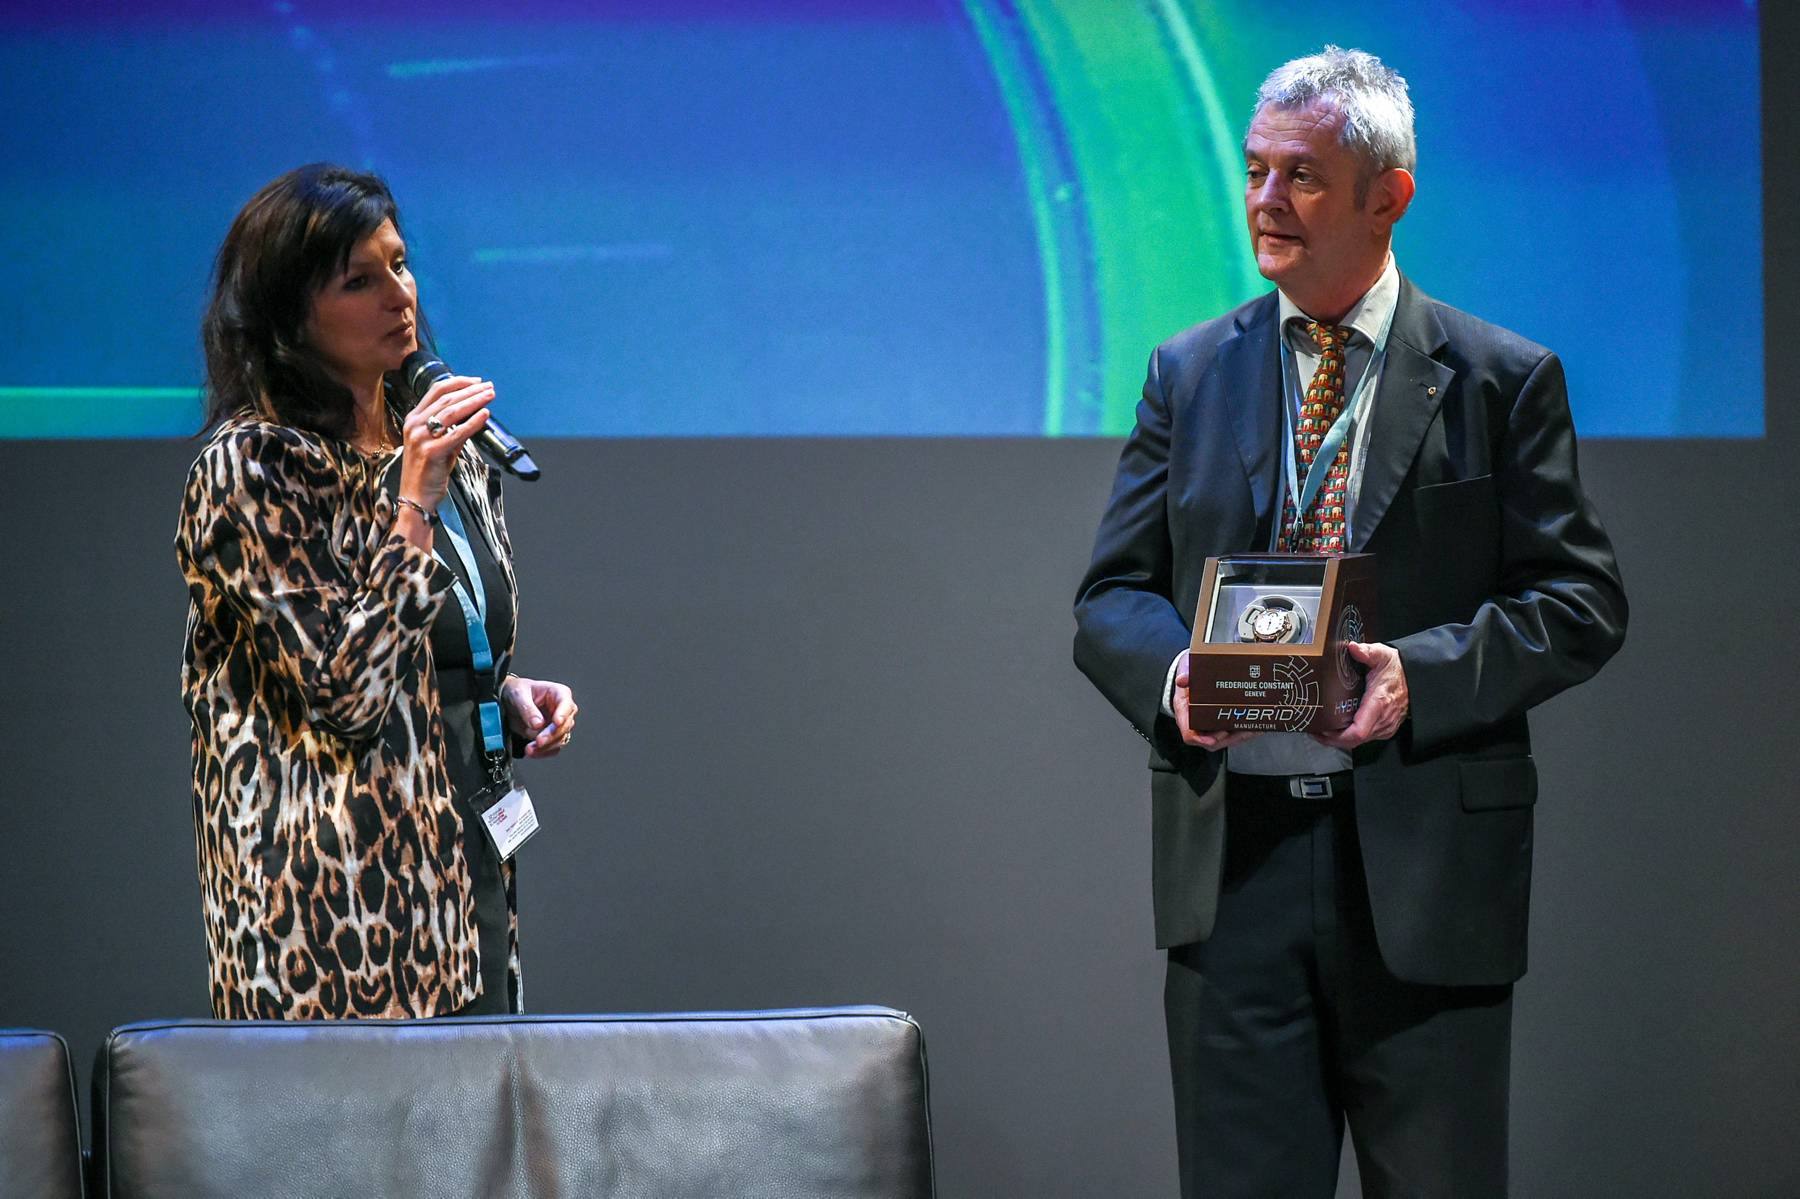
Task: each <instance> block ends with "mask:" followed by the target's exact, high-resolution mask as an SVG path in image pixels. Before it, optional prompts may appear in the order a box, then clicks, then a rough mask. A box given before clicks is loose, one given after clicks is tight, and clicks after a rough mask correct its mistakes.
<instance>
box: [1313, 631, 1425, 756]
mask: <svg viewBox="0 0 1800 1199" xmlns="http://www.w3.org/2000/svg"><path fill="white" fill-rule="evenodd" d="M1344 648H1345V649H1347V650H1349V651H1350V656H1351V657H1352V658H1355V659H1356V660H1357V661H1358V662H1361V663H1362V664H1363V665H1364V666H1366V667H1368V668H1369V674H1368V678H1367V679H1366V680H1365V682H1364V683H1363V698H1362V703H1361V705H1360V706H1358V707H1357V709H1356V719H1355V720H1352V721H1351V722H1350V724H1349V725H1348V726H1347V727H1345V728H1342V729H1339V730H1338V731H1337V732H1335V733H1314V734H1313V735H1312V738H1313V740H1314V741H1317V742H1318V743H1319V744H1320V745H1329V746H1331V747H1332V748H1333V749H1355V748H1356V747H1357V746H1359V745H1361V744H1363V743H1364V742H1365V741H1386V740H1387V739H1388V738H1389V737H1392V736H1393V735H1394V733H1395V732H1396V731H1397V730H1398V729H1399V728H1400V724H1401V722H1402V721H1404V720H1405V719H1406V713H1407V711H1408V709H1409V707H1410V702H1409V699H1408V697H1407V693H1406V668H1405V667H1404V666H1402V665H1401V663H1400V651H1399V650H1397V649H1395V648H1394V647H1393V646H1391V645H1384V644H1382V643H1380V642H1372V643H1367V644H1365V643H1364V642H1361V641H1349V642H1345V644H1344Z"/></svg>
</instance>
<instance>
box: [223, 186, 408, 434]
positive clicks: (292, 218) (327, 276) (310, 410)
mask: <svg viewBox="0 0 1800 1199" xmlns="http://www.w3.org/2000/svg"><path fill="white" fill-rule="evenodd" d="M383 221H392V222H394V228H395V229H396V230H398V229H399V228H400V212H399V209H398V208H396V207H395V205H394V196H393V193H392V192H390V191H388V186H387V184H386V183H384V182H383V181H382V180H381V178H380V176H377V175H370V174H365V173H363V172H361V171H353V170H350V169H349V168H348V167H340V166H333V165H332V164H331V163H327V162H315V163H309V164H308V165H306V166H303V167H299V168H296V169H295V170H292V171H289V172H288V173H287V174H285V175H283V176H281V177H280V178H279V179H276V180H275V181H274V182H272V183H270V184H269V185H268V186H266V187H264V188H263V189H262V190H261V191H259V192H257V193H256V195H255V196H253V197H251V199H250V202H249V203H248V204H246V205H244V207H243V210H242V211H241V212H239V213H238V214H237V219H236V220H234V221H232V222H231V230H230V232H228V233H226V234H225V241H224V244H222V245H221V246H220V247H219V256H218V258H217V260H216V261H215V262H214V263H213V285H212V297H211V299H210V300H209V301H208V302H207V305H206V315H205V316H204V317H202V318H201V321H200V341H201V345H202V347H203V348H204V349H205V352H206V427H207V428H211V427H212V426H213V425H215V424H217V423H218V422H220V421H222V420H224V419H225V418H227V417H230V416H238V415H254V416H260V417H262V418H263V419H264V420H270V421H275V422H278V423H280V424H284V425H292V426H294V427H295V428H300V429H307V430H311V431H312V432H315V433H324V434H327V435H329V436H332V437H348V436H350V434H351V432H352V431H353V430H354V427H355V420H356V413H355V400H354V399H353V397H352V396H351V394H350V390H349V388H347V387H345V386H344V385H343V384H342V383H340V382H339V381H338V380H337V379H336V378H334V377H333V376H332V374H331V373H330V371H329V370H327V369H326V366H325V363H324V362H323V361H322V360H321V359H320V357H319V355H318V352H317V351H316V350H314V349H313V348H312V347H311V346H310V345H308V344H307V339H306V322H307V318H308V317H309V316H310V315H311V313H312V306H313V297H314V296H315V295H316V294H317V293H318V291H319V290H320V289H321V288H322V287H324V286H325V284H326V283H328V282H330V281H331V279H332V278H334V277H335V276H337V275H338V274H340V273H341V272H342V271H343V270H344V269H345V267H346V266H347V265H348V264H349V261H350V251H351V250H353V249H355V248H356V246H357V245H358V244H359V243H361V242H362V241H363V240H364V239H366V238H367V237H368V236H369V235H370V234H372V233H374V232H375V230H377V229H378V228H380V227H381V223H382V222H383ZM416 319H417V322H418V330H419V344H420V345H421V346H425V347H427V348H430V347H431V344H432V343H431V332H430V329H429V327H428V326H427V325H426V323H425V314H424V313H423V312H422V311H421V312H418V313H417V317H416ZM397 373H398V372H390V373H389V376H388V379H387V392H388V396H389V403H390V404H393V403H395V402H396V400H397V399H398V398H399V397H400V396H401V395H403V394H404V392H405V389H404V388H403V387H401V386H400V385H399V380H398V378H396V375H397ZM396 406H397V407H409V406H410V405H405V404H397V405H396Z"/></svg>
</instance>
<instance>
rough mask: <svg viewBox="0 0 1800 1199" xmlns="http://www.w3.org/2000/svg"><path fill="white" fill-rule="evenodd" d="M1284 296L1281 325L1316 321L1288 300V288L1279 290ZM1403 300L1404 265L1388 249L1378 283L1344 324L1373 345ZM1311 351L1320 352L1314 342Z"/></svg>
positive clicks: (1310, 346) (1351, 311)
mask: <svg viewBox="0 0 1800 1199" xmlns="http://www.w3.org/2000/svg"><path fill="white" fill-rule="evenodd" d="M1276 294H1277V295H1279V296H1280V297H1281V327H1282V329H1284V330H1285V329H1287V328H1288V322H1289V321H1293V320H1299V321H1302V322H1305V321H1310V320H1312V317H1310V316H1308V315H1306V313H1304V312H1302V311H1301V310H1300V306H1299V305H1298V304H1296V303H1294V302H1293V301H1292V300H1290V299H1288V294H1287V293H1286V292H1285V291H1278V292H1277V293H1276ZM1399 303H1400V268H1399V267H1397V266H1395V265H1394V255H1393V252H1392V251H1389V252H1388V256H1387V263H1386V264H1385V265H1384V266H1383V267H1382V268H1381V275H1380V277H1379V278H1377V279H1376V280H1375V286H1373V287H1371V288H1369V290H1368V291H1366V292H1364V293H1363V298H1362V299H1360V300H1358V301H1357V302H1356V303H1355V304H1353V305H1351V308H1350V311H1349V312H1347V313H1345V314H1344V319H1343V320H1341V321H1339V322H1338V323H1339V324H1340V325H1344V326H1347V327H1349V328H1351V329H1354V330H1356V331H1357V332H1358V333H1360V334H1362V335H1363V337H1364V338H1366V339H1367V340H1368V341H1369V343H1370V344H1371V345H1372V344H1374V342H1375V339H1376V338H1377V337H1379V336H1381V327H1382V326H1383V325H1384V324H1386V323H1387V321H1388V318H1389V317H1390V316H1392V315H1393V313H1394V309H1395V307H1397V306H1398V305H1399ZM1305 348H1306V350H1307V351H1308V352H1313V353H1316V351H1314V350H1313V349H1312V343H1311V342H1310V341H1308V342H1307V344H1306V347H1305Z"/></svg>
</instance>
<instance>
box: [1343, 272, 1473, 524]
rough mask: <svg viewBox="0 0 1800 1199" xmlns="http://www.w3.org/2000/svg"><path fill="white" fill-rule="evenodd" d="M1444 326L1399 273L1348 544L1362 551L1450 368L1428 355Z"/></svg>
mask: <svg viewBox="0 0 1800 1199" xmlns="http://www.w3.org/2000/svg"><path fill="white" fill-rule="evenodd" d="M1444 343H1445V338H1444V327H1443V326H1442V325H1441V324H1440V323H1439V322H1438V319H1437V315H1436V314H1435V313H1434V312H1432V310H1431V305H1430V302H1429V301H1428V300H1427V299H1426V298H1425V296H1424V295H1423V294H1421V293H1420V291H1419V289H1418V288H1416V287H1414V286H1413V285H1412V283H1411V281H1410V280H1408V279H1406V278H1405V277H1404V276H1402V278H1401V280H1400V300H1399V304H1398V306H1397V307H1396V308H1395V309H1394V328H1393V331H1392V332H1391V333H1390V334H1389V336H1388V352H1387V361H1386V362H1384V363H1383V364H1382V367H1381V380H1380V382H1378V383H1377V384H1376V386H1375V412H1374V417H1373V419H1374V424H1373V425H1372V426H1371V427H1370V429H1369V441H1368V447H1367V449H1366V450H1365V451H1364V453H1365V454H1366V455H1367V461H1365V462H1364V464H1363V474H1362V490H1361V491H1360V492H1359V493H1358V495H1357V500H1356V517H1355V527H1354V528H1352V529H1351V531H1350V548H1351V549H1352V550H1362V549H1363V548H1365V547H1366V546H1367V545H1368V544H1369V539H1370V537H1371V536H1372V535H1373V534H1374V532H1375V529H1376V528H1377V526H1379V525H1380V524H1381V518H1382V517H1383V516H1386V515H1387V510H1388V506H1389V505H1390V504H1392V503H1393V502H1394V497H1395V496H1396V495H1398V494H1399V492H1400V484H1401V483H1402V482H1403V481H1404V480H1405V478H1406V472H1407V471H1408V470H1409V469H1411V467H1412V463H1413V459H1414V458H1416V457H1417V456H1418V453H1419V445H1420V443H1421V442H1423V441H1424V440H1425V432H1426V430H1427V429H1429V428H1430V427H1431V422H1432V420H1433V419H1435V418H1436V416H1437V413H1438V409H1439V407H1441V406H1442V404H1443V401H1444V395H1445V393H1446V392H1447V391H1448V390H1449V387H1450V381H1451V380H1452V379H1454V378H1455V377H1456V372H1455V371H1454V370H1452V369H1450V368H1449V367H1447V366H1445V365H1444V364H1443V363H1441V362H1439V361H1437V360H1436V358H1435V357H1434V356H1435V355H1436V354H1437V352H1438V351H1439V350H1441V349H1443V347H1444Z"/></svg>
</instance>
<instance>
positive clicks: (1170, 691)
mask: <svg viewBox="0 0 1800 1199" xmlns="http://www.w3.org/2000/svg"><path fill="white" fill-rule="evenodd" d="M1185 653H1187V651H1186V650H1182V651H1181V654H1185ZM1181 654H1176V655H1175V657H1174V659H1173V660H1171V661H1170V663H1169V673H1168V674H1166V675H1164V676H1163V693H1162V714H1163V715H1164V716H1167V717H1169V718H1170V719H1174V716H1175V668H1176V667H1177V666H1180V665H1181Z"/></svg>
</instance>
